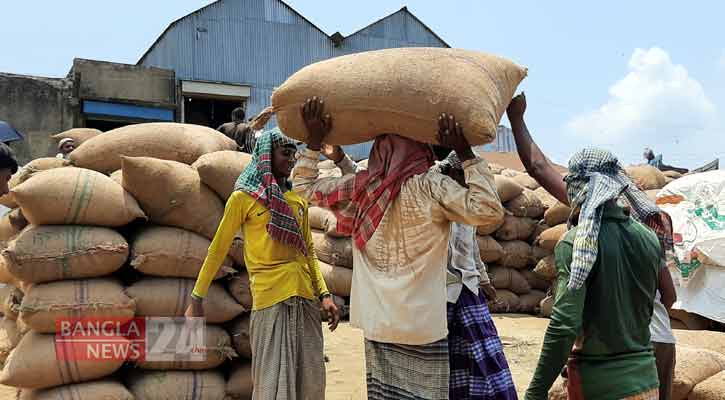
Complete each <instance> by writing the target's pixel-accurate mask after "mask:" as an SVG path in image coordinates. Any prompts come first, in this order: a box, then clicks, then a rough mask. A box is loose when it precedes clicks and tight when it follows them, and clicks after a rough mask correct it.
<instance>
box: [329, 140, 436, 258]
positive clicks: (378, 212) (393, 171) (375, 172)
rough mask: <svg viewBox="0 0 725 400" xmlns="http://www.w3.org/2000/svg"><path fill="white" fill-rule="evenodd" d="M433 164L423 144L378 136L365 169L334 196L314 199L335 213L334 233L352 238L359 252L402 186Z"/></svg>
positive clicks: (427, 148)
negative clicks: (335, 226) (335, 227)
mask: <svg viewBox="0 0 725 400" xmlns="http://www.w3.org/2000/svg"><path fill="white" fill-rule="evenodd" d="M433 162H434V155H433V150H432V149H431V148H430V146H429V145H427V144H423V143H419V142H416V141H414V140H411V139H408V138H404V137H402V136H398V135H392V134H391V135H384V136H379V137H378V138H376V139H375V143H374V144H373V148H372V150H371V151H370V158H369V159H368V169H367V170H365V171H362V172H358V173H357V174H356V175H355V179H351V180H349V181H348V182H347V183H346V184H345V185H343V187H341V188H340V189H339V190H338V191H336V192H334V193H330V194H328V195H321V194H316V196H317V199H316V200H317V201H318V202H319V203H320V205H322V206H323V207H327V208H330V209H331V210H332V211H333V212H334V213H335V215H336V216H337V229H338V231H340V233H343V234H350V235H352V238H353V241H354V243H355V246H357V248H359V249H362V248H364V247H365V244H366V243H367V241H368V240H370V238H371V237H372V236H373V234H374V233H375V230H376V229H377V228H378V225H379V224H380V221H382V219H383V216H384V215H385V210H387V209H388V206H389V205H390V204H391V203H392V202H393V200H395V198H396V197H398V194H399V193H400V188H401V187H402V186H403V183H405V181H406V180H408V179H409V178H410V177H412V176H415V175H420V174H424V173H426V172H427V171H428V169H429V168H430V167H431V166H432V165H433ZM341 204H344V206H342V207H336V205H341Z"/></svg>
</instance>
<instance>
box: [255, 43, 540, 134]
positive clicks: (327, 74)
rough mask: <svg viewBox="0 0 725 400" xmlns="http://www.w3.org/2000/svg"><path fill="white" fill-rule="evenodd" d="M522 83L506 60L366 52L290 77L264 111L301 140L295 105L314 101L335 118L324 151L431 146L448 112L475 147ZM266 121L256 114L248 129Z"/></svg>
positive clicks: (417, 51) (431, 52)
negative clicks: (398, 140)
mask: <svg viewBox="0 0 725 400" xmlns="http://www.w3.org/2000/svg"><path fill="white" fill-rule="evenodd" d="M393 71H394V72H393ZM482 72H483V73H482ZM525 76H526V69H525V68H521V67H520V66H517V65H516V64H514V63H512V62H510V61H508V60H505V59H503V58H500V57H497V56H494V55H490V54H484V53H479V52H473V51H467V50H459V49H441V48H396V49H386V50H377V51H369V52H364V53H357V54H351V55H346V56H342V57H336V58H333V59H329V60H325V61H320V62H318V63H315V64H312V65H308V66H307V67H304V68H302V69H301V70H299V71H297V72H296V73H295V74H293V75H292V76H291V77H290V78H289V79H287V81H286V82H284V83H283V84H282V85H281V86H280V87H278V88H277V90H275V91H274V93H273V94H272V109H271V110H269V111H268V112H275V113H276V114H277V123H278V124H279V127H280V128H281V129H282V131H283V132H285V133H287V134H288V135H291V136H292V137H294V138H295V139H299V140H305V139H306V137H305V135H306V132H307V130H306V129H305V126H304V124H303V121H302V117H301V114H300V105H301V104H302V103H303V102H304V101H305V100H306V99H308V98H309V97H311V96H313V95H316V96H321V98H322V99H324V101H325V111H326V112H329V113H330V114H331V115H333V118H334V119H335V123H334V124H333V126H332V131H331V132H330V133H329V134H328V135H327V136H326V137H325V141H326V142H327V143H329V144H356V143H363V142H367V141H369V140H372V139H374V138H375V137H376V136H378V135H380V134H385V133H391V132H394V133H397V134H399V135H402V136H406V137H409V138H411V139H415V140H417V141H419V142H425V143H438V140H437V138H436V133H437V132H438V116H439V115H440V114H441V113H443V112H447V113H451V114H452V115H455V116H456V117H457V118H459V121H460V123H461V124H462V125H463V126H464V127H465V128H466V129H465V133H466V137H467V138H468V141H469V142H470V143H471V144H472V145H480V144H485V143H489V142H491V141H493V139H494V138H495V137H496V127H497V126H498V122H499V120H500V119H501V116H502V115H503V112H504V111H505V110H506V107H507V106H508V104H509V102H510V101H511V98H512V97H513V95H514V92H515V90H516V87H517V86H518V84H519V82H521V80H522V79H523V78H524V77H525ZM323 77H324V78H323ZM360 93H364V94H365V95H364V96H360ZM268 118H269V115H268V114H266V113H263V115H261V116H260V117H258V118H257V121H255V125H257V126H258V125H261V124H263V123H264V122H266V121H265V119H268Z"/></svg>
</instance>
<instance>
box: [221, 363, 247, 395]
mask: <svg viewBox="0 0 725 400" xmlns="http://www.w3.org/2000/svg"><path fill="white" fill-rule="evenodd" d="M252 389H254V382H253V381H252V364H251V363H250V362H249V361H239V362H235V363H234V365H233V366H232V372H231V373H229V379H227V394H228V395H230V396H232V397H234V398H235V399H239V400H251V398H252Z"/></svg>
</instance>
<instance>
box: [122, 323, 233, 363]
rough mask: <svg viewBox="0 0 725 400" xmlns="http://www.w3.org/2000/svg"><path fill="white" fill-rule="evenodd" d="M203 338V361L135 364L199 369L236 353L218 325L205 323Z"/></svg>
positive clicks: (226, 335) (227, 336)
mask: <svg viewBox="0 0 725 400" xmlns="http://www.w3.org/2000/svg"><path fill="white" fill-rule="evenodd" d="M204 340H205V341H206V345H205V348H204V353H205V356H206V359H205V360H204V361H183V360H178V361H141V362H138V363H136V365H137V366H138V367H139V368H141V369H155V370H194V371H201V370H206V369H213V368H216V367H218V366H220V365H222V363H223V362H224V361H226V360H227V359H231V358H232V357H236V355H237V353H236V352H235V351H234V349H233V348H232V341H231V337H230V336H229V334H228V333H227V331H225V330H224V328H222V327H220V326H216V325H209V324H207V325H206V332H205V334H204Z"/></svg>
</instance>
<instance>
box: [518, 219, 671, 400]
mask: <svg viewBox="0 0 725 400" xmlns="http://www.w3.org/2000/svg"><path fill="white" fill-rule="evenodd" d="M575 234H576V228H574V229H572V230H571V231H569V232H568V233H567V234H566V236H565V237H564V240H562V241H561V242H560V243H559V244H558V245H557V246H556V250H555V257H556V267H557V270H558V277H557V283H556V285H557V286H556V298H555V302H554V310H553V314H552V316H551V321H550V322H549V327H548V329H547V330H546V336H545V337H544V344H543V346H542V350H541V356H540V358H539V364H538V366H537V367H536V373H535V374H534V378H533V380H532V381H531V385H530V386H529V388H528V390H527V392H526V400H546V399H547V396H548V394H547V393H548V391H549V389H550V388H551V385H552V384H553V383H554V381H555V380H556V378H557V376H558V375H559V373H560V372H561V370H562V367H563V366H564V364H565V363H566V362H567V360H568V359H569V357H570V355H571V362H570V363H569V384H570V385H573V386H574V387H578V390H580V391H581V394H582V396H583V398H585V399H587V400H597V399H621V398H624V397H627V396H631V395H635V394H638V393H641V392H644V391H647V390H650V389H653V388H656V387H657V386H658V379H657V369H656V366H655V358H654V353H653V351H652V346H651V344H650V331H649V323H650V319H651V317H652V307H653V302H654V298H655V292H656V290H657V273H658V271H659V260H660V244H659V242H658V241H657V237H656V236H655V234H654V233H653V232H652V231H650V230H649V229H648V228H647V227H645V226H644V225H642V224H640V223H639V222H636V221H635V220H634V219H632V218H630V217H629V216H627V215H625V213H624V211H623V210H622V208H620V207H618V206H615V205H609V206H606V208H605V209H604V212H603V216H602V224H601V230H600V232H599V253H598V256H597V261H596V262H595V263H594V266H593V268H592V271H591V272H590V273H589V276H588V277H587V280H586V284H585V285H584V286H583V287H582V288H581V289H578V290H568V289H567V283H568V281H569V273H570V265H571V261H572V250H573V241H574V237H575ZM575 341H576V348H575V349H573V350H572V346H573V345H574V344H575Z"/></svg>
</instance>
